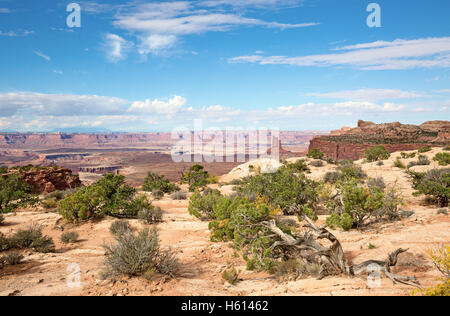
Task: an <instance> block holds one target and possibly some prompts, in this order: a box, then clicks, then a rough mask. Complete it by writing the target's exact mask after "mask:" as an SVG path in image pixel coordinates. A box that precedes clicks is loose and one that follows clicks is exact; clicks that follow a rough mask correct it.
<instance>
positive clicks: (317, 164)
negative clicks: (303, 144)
mask: <svg viewBox="0 0 450 316" xmlns="http://www.w3.org/2000/svg"><path fill="white" fill-rule="evenodd" d="M310 165H311V166H313V167H323V166H324V163H323V161H322V160H314V161H311V163H310Z"/></svg>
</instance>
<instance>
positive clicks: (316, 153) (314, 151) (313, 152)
mask: <svg viewBox="0 0 450 316" xmlns="http://www.w3.org/2000/svg"><path fill="white" fill-rule="evenodd" d="M324 155H325V154H324V153H323V152H322V151H320V149H318V148H311V149H310V150H309V152H308V154H307V155H306V156H307V157H309V158H313V159H323V157H324Z"/></svg>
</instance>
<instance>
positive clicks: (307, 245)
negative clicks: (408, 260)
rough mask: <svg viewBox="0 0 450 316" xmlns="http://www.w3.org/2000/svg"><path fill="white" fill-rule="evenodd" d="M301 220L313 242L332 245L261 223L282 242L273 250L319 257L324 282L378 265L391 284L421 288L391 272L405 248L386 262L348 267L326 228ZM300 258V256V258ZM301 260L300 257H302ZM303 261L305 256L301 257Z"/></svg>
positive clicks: (340, 247) (270, 224)
mask: <svg viewBox="0 0 450 316" xmlns="http://www.w3.org/2000/svg"><path fill="white" fill-rule="evenodd" d="M302 218H303V220H304V221H306V223H307V224H306V225H305V227H307V228H309V229H310V230H311V231H312V232H313V233H314V234H315V235H316V239H317V240H320V239H327V240H329V241H330V242H331V246H330V247H328V248H326V247H324V246H323V245H322V244H320V243H319V242H317V241H316V240H314V238H312V236H311V235H308V234H307V235H305V236H306V237H303V238H295V237H293V236H291V235H289V234H286V233H284V232H283V231H282V230H281V229H280V228H278V226H277V225H276V222H275V221H274V220H272V221H270V222H266V223H264V225H265V226H266V227H268V228H269V229H270V231H272V232H273V233H274V234H276V235H277V236H278V237H279V238H280V239H281V240H282V241H277V242H275V243H274V244H273V245H272V248H276V247H281V246H283V247H293V248H295V249H296V250H297V251H298V252H299V253H301V252H302V251H306V250H308V251H313V253H314V255H315V256H316V257H317V258H318V262H319V264H320V273H319V278H318V279H319V280H320V279H323V278H324V277H326V276H329V275H339V274H346V275H348V276H361V275H364V274H367V273H368V272H370V269H369V268H370V267H371V266H373V265H376V266H377V269H378V270H379V272H383V273H384V274H385V275H386V277H388V278H389V279H390V280H391V281H392V282H393V283H394V284H396V283H401V284H406V285H410V286H415V287H420V283H419V282H418V281H417V279H416V277H407V276H402V275H398V274H394V273H392V272H391V269H390V267H393V266H395V265H396V264H397V261H398V256H399V255H400V254H401V253H403V252H406V251H408V249H402V248H400V249H397V250H396V251H394V252H392V253H390V254H389V256H388V258H387V260H385V261H380V260H368V261H365V262H362V263H360V264H357V265H352V266H349V265H348V263H347V261H346V260H345V255H344V250H343V249H342V246H341V243H340V242H339V240H338V239H337V238H336V236H334V235H333V234H332V233H331V232H329V231H328V230H327V229H326V228H325V227H320V228H319V227H317V226H316V225H315V224H314V222H313V221H312V220H311V219H309V218H308V217H307V216H302ZM300 256H302V255H300ZM302 257H303V256H302ZM303 258H304V257H303Z"/></svg>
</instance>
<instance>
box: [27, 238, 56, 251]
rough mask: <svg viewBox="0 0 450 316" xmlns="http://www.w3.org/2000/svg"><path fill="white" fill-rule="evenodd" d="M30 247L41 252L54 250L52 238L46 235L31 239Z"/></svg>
mask: <svg viewBox="0 0 450 316" xmlns="http://www.w3.org/2000/svg"><path fill="white" fill-rule="evenodd" d="M31 248H33V249H34V250H36V251H37V252H41V253H49V252H55V244H54V243H53V239H51V238H50V237H48V236H41V237H39V238H37V239H35V240H34V241H33V243H32V244H31Z"/></svg>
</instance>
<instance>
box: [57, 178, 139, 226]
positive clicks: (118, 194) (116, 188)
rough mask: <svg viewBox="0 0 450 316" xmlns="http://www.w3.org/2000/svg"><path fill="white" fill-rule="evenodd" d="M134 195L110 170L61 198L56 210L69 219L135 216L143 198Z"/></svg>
mask: <svg viewBox="0 0 450 316" xmlns="http://www.w3.org/2000/svg"><path fill="white" fill-rule="evenodd" d="M135 194H136V190H135V189H134V188H132V187H131V186H129V185H127V184H125V178H124V177H123V176H115V175H114V174H112V173H110V174H107V175H105V176H104V177H103V178H102V179H100V180H98V181H97V182H95V183H94V184H92V185H90V186H88V187H85V188H82V189H79V190H77V191H76V192H75V193H74V194H72V195H69V196H67V197H66V198H65V199H63V200H61V201H60V202H59V203H58V212H59V214H61V215H62V216H63V217H64V218H65V219H67V220H69V221H73V222H78V221H84V220H88V219H90V218H93V217H96V216H101V215H109V216H115V217H126V218H136V216H137V213H138V212H139V210H140V209H139V206H140V205H142V203H144V202H143V199H144V198H143V197H142V196H141V197H138V198H137V199H136V198H135Z"/></svg>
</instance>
